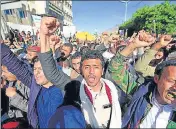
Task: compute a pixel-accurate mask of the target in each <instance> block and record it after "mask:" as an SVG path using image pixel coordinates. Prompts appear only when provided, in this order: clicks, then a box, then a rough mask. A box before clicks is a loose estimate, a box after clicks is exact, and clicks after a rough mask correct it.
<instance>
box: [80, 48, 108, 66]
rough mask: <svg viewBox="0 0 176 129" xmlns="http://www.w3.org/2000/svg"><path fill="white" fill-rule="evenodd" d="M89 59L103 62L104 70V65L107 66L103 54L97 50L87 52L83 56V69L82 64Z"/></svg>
mask: <svg viewBox="0 0 176 129" xmlns="http://www.w3.org/2000/svg"><path fill="white" fill-rule="evenodd" d="M88 59H100V60H101V64H102V67H103V68H104V65H105V62H104V58H103V56H102V54H101V53H100V52H99V51H97V50H90V51H87V52H86V53H85V54H84V55H83V56H82V59H81V67H82V63H83V61H84V60H88Z"/></svg>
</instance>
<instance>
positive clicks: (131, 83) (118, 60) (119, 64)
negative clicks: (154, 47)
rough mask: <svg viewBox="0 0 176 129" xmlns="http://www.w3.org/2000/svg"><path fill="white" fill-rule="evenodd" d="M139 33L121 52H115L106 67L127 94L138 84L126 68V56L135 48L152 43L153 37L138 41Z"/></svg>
mask: <svg viewBox="0 0 176 129" xmlns="http://www.w3.org/2000/svg"><path fill="white" fill-rule="evenodd" d="M140 35H142V33H139V34H138V35H137V36H136V37H135V38H134V39H133V40H132V42H131V43H130V44H129V45H128V46H126V47H125V48H124V49H123V50H122V51H121V52H117V54H116V56H115V57H114V58H113V59H112V60H111V63H110V64H109V67H108V70H109V73H110V74H111V76H112V79H113V80H114V81H115V82H116V83H117V84H118V85H119V86H120V88H121V89H122V90H123V91H124V92H125V93H127V94H130V93H131V91H132V90H133V89H134V88H135V87H136V86H138V85H139V84H137V82H136V81H135V80H133V78H132V76H133V75H132V74H131V73H130V72H129V70H128V63H127V62H126V57H128V56H129V55H130V54H131V53H132V52H133V51H134V50H135V49H136V48H140V47H144V46H149V45H151V44H152V43H154V39H153V38H151V37H150V38H151V39H148V40H149V41H150V42H145V41H140V40H139V36H140Z"/></svg>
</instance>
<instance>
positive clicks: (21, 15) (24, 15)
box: [18, 9, 26, 18]
mask: <svg viewBox="0 0 176 129" xmlns="http://www.w3.org/2000/svg"><path fill="white" fill-rule="evenodd" d="M18 12H19V16H20V18H25V17H26V14H25V12H24V11H23V10H22V9H18Z"/></svg>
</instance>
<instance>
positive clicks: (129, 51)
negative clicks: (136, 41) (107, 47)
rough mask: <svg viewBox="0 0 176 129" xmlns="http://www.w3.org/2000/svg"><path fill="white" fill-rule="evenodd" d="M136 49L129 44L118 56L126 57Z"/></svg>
mask: <svg viewBox="0 0 176 129" xmlns="http://www.w3.org/2000/svg"><path fill="white" fill-rule="evenodd" d="M135 49H136V47H134V45H133V44H132V43H130V44H129V45H128V46H126V47H125V48H124V49H123V50H122V51H121V52H120V54H121V55H122V56H125V57H128V56H129V55H130V54H131V53H132V52H133V51H134V50H135Z"/></svg>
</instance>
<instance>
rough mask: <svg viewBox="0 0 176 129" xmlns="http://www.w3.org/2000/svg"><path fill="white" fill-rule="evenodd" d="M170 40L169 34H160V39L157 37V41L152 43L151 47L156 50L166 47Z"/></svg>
mask: <svg viewBox="0 0 176 129" xmlns="http://www.w3.org/2000/svg"><path fill="white" fill-rule="evenodd" d="M171 41H172V38H171V36H169V35H161V36H160V39H159V42H157V43H156V44H154V45H153V46H152V49H154V50H156V51H158V50H159V49H161V48H162V47H166V46H167V45H168V44H169V43H170V42H171Z"/></svg>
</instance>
